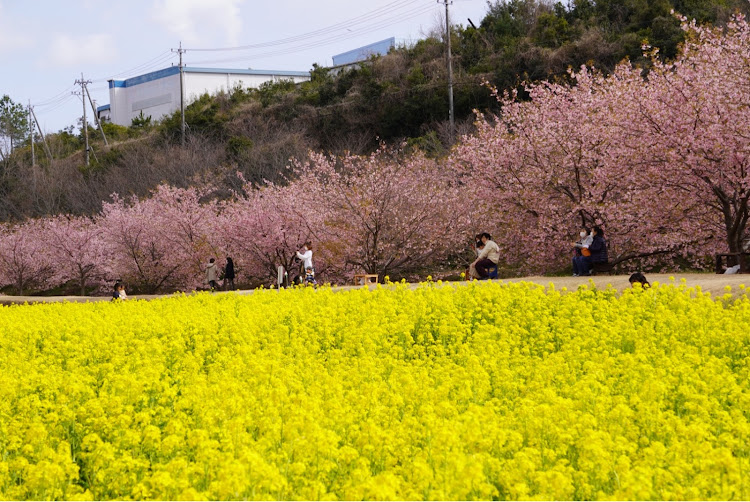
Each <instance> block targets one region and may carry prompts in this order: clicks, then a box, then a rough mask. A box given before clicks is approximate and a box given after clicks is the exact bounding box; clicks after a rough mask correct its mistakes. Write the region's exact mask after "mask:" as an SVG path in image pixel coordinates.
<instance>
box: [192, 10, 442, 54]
mask: <svg viewBox="0 0 750 502" xmlns="http://www.w3.org/2000/svg"><path fill="white" fill-rule="evenodd" d="M433 8H434V7H433V6H427V7H419V8H417V9H413V10H411V11H408V12H407V13H406V15H401V16H398V17H395V18H389V19H384V20H382V21H379V22H378V23H377V24H375V25H372V26H370V27H368V28H366V29H364V30H361V31H358V32H353V33H349V34H346V35H337V34H334V35H331V36H329V37H326V38H324V39H322V40H319V41H317V42H313V43H306V44H303V45H298V46H294V47H289V48H286V49H279V50H275V51H270V52H264V53H259V54H248V55H246V56H240V57H233V58H225V59H209V60H201V61H191V64H215V63H231V62H237V61H247V60H250V59H262V58H264V57H270V56H279V55H284V54H293V53H297V52H302V51H305V50H309V49H312V48H316V47H321V46H325V45H328V44H331V43H334V42H339V41H341V40H348V39H352V38H357V37H359V36H361V35H364V34H367V33H371V32H374V31H377V30H379V29H381V28H384V27H386V26H389V25H391V24H393V23H392V20H393V19H396V18H397V19H399V21H406V20H408V19H412V18H415V17H419V16H421V15H422V14H424V13H426V12H429V11H431V10H432V9H433ZM189 50H192V49H189Z"/></svg>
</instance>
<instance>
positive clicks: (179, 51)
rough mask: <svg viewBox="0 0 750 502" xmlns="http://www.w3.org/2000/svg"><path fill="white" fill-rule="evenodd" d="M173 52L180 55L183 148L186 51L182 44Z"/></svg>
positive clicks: (181, 136)
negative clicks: (183, 58) (184, 63)
mask: <svg viewBox="0 0 750 502" xmlns="http://www.w3.org/2000/svg"><path fill="white" fill-rule="evenodd" d="M172 52H176V53H177V54H179V55H180V138H181V139H180V141H181V142H182V146H183V147H184V146H185V72H184V69H183V68H184V67H183V65H182V55H183V54H184V53H185V49H183V48H182V42H180V47H179V48H178V49H172Z"/></svg>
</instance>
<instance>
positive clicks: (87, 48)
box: [45, 33, 116, 66]
mask: <svg viewBox="0 0 750 502" xmlns="http://www.w3.org/2000/svg"><path fill="white" fill-rule="evenodd" d="M115 55H116V49H115V44H114V39H113V38H112V35H109V34H105V33H95V34H92V35H83V36H80V37H74V36H71V35H67V34H58V35H56V36H55V37H54V38H53V40H52V44H51V46H50V48H49V51H48V52H47V57H46V60H45V63H46V64H49V65H53V66H77V65H82V64H99V63H106V62H108V61H112V60H113V59H114V57H115Z"/></svg>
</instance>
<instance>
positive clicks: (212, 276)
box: [206, 258, 219, 291]
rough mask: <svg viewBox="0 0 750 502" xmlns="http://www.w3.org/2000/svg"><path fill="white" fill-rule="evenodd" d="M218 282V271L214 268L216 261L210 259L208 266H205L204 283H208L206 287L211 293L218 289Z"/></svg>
mask: <svg viewBox="0 0 750 502" xmlns="http://www.w3.org/2000/svg"><path fill="white" fill-rule="evenodd" d="M218 280H219V270H218V267H217V266H216V260H215V259H214V258H211V259H210V260H208V265H207V266H206V282H207V283H208V287H210V288H211V290H212V291H213V290H214V289H218V288H219V283H218V282H217V281H218Z"/></svg>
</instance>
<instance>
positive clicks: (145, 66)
mask: <svg viewBox="0 0 750 502" xmlns="http://www.w3.org/2000/svg"><path fill="white" fill-rule="evenodd" d="M175 57H176V56H175V54H173V53H172V51H165V52H162V53H161V54H159V55H158V56H156V57H155V58H152V59H150V60H148V61H146V62H145V63H142V64H140V65H138V66H134V67H133V68H129V69H127V70H124V71H121V72H119V73H114V74H111V75H109V76H108V77H98V78H92V79H91V80H92V82H106V81H108V80H111V79H114V78H117V77H120V76H123V75H128V74H132V73H136V72H139V73H140V72H145V71H147V70H149V69H151V68H155V67H162V66H164V64H165V63H166V62H167V61H169V60H171V59H174V58H175Z"/></svg>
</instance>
